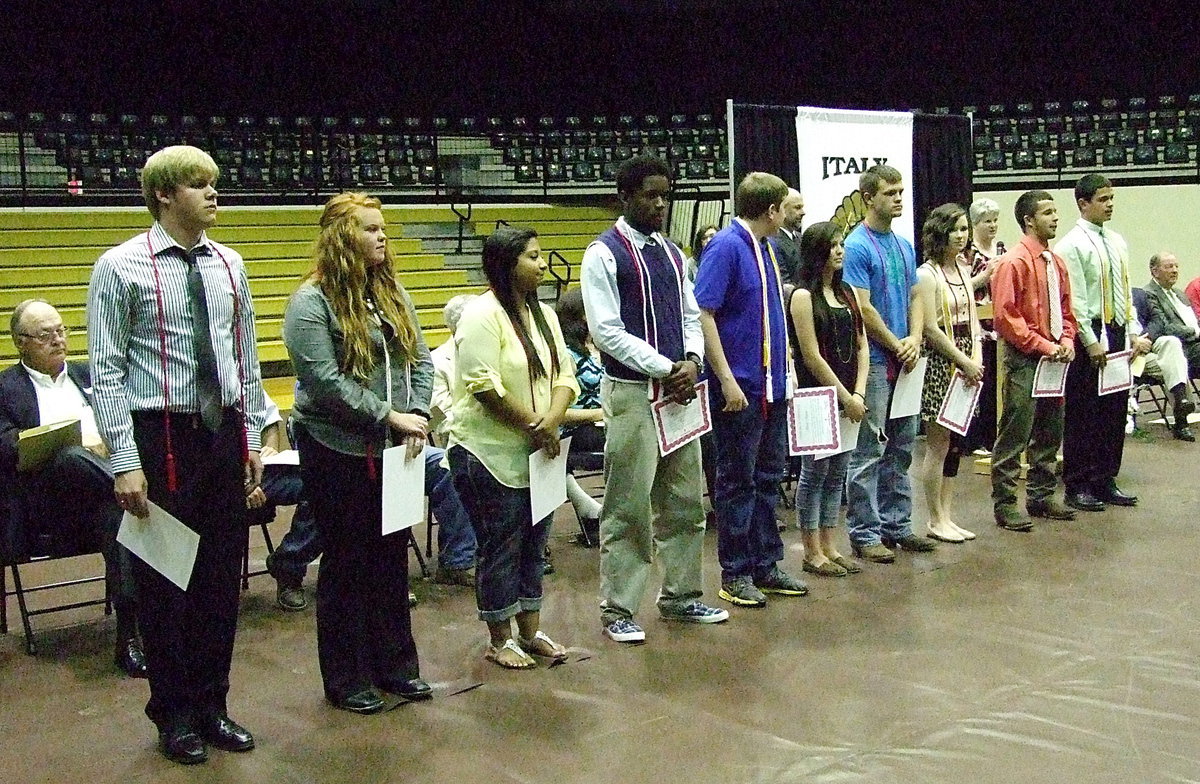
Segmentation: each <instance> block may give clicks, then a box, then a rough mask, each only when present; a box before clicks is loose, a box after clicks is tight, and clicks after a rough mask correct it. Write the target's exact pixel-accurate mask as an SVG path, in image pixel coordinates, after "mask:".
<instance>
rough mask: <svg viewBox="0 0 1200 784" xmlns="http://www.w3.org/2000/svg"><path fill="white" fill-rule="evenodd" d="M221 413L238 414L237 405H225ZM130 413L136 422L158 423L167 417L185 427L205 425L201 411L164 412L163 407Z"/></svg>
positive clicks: (229, 415)
mask: <svg viewBox="0 0 1200 784" xmlns="http://www.w3.org/2000/svg"><path fill="white" fill-rule="evenodd" d="M221 414H222V416H225V417H232V416H237V415H238V409H237V406H225V407H224V408H222V409H221ZM129 415H130V417H132V419H133V421H134V423H135V424H147V423H152V424H156V423H159V422H162V421H163V419H164V418H165V419H167V420H168V421H170V423H171V424H172V425H182V426H184V427H190V428H192V429H193V430H195V429H196V428H200V427H204V420H202V419H201V418H200V412H199V411H167V412H163V411H162V410H161V409H160V410H157V411H154V410H142V411H130V412H129ZM226 421H234V422H236V421H237V420H236V419H235V420H226Z"/></svg>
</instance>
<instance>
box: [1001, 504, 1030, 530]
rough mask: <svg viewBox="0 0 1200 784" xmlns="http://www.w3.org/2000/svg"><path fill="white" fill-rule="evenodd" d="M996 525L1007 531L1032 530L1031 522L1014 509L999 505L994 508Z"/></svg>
mask: <svg viewBox="0 0 1200 784" xmlns="http://www.w3.org/2000/svg"><path fill="white" fill-rule="evenodd" d="M996 525H998V526H1000V527H1001V528H1003V529H1005V530H1007V531H1032V530H1033V522H1032V521H1031V520H1027V519H1026V518H1024V517H1022V516H1021V513H1020V512H1018V511H1017V510H1016V509H1013V508H1012V507H1011V506H1009V507H1001V508H999V509H997V510H996Z"/></svg>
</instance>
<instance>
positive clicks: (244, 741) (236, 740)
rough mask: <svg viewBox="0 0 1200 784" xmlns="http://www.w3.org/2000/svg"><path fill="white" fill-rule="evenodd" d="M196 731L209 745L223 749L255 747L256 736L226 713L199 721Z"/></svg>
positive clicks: (237, 749)
mask: <svg viewBox="0 0 1200 784" xmlns="http://www.w3.org/2000/svg"><path fill="white" fill-rule="evenodd" d="M196 731H197V732H198V733H200V737H201V738H203V739H204V741H205V742H206V743H208V745H210V746H215V747H216V748H218V749H220V750H221V751H249V750H250V749H252V748H254V736H253V735H251V734H250V731H249V730H247V729H246V728H245V727H243V726H242V725H240V724H238V723H237V722H236V721H234V720H233V719H231V718H229V716H227V715H225V714H221V715H220V716H213V717H212V718H209V719H204V720H202V721H200V722H197V724H196Z"/></svg>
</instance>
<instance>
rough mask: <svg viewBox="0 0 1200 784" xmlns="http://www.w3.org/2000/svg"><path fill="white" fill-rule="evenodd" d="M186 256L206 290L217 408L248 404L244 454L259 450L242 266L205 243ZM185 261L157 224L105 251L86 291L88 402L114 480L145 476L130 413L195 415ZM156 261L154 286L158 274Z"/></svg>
mask: <svg viewBox="0 0 1200 784" xmlns="http://www.w3.org/2000/svg"><path fill="white" fill-rule="evenodd" d="M191 253H192V255H193V256H194V257H195V259H196V263H197V264H198V266H199V268H200V276H201V278H202V279H203V281H204V290H205V293H206V299H207V302H208V313H209V327H210V334H211V338H212V343H213V349H214V352H215V353H216V357H217V373H218V376H219V377H220V382H221V401H222V405H224V406H226V407H230V406H240V405H241V402H242V400H243V398H244V400H245V405H246V412H245V414H246V417H245V425H246V437H247V441H248V443H249V445H250V449H252V450H258V449H259V448H260V446H261V433H262V428H263V422H264V421H265V403H264V400H263V388H262V374H261V372H260V370H259V366H258V350H257V348H256V344H255V333H254V307H253V305H252V303H251V301H250V286H249V282H248V281H247V279H246V268H245V264H244V263H243V261H242V257H241V255H240V254H238V253H237V252H236V251H234V250H232V249H231V248H228V247H226V246H224V245H220V244H218V243H216V242H213V241H212V240H210V239H208V238H207V237H206V236H204V235H201V237H200V241H199V243H197V245H196V247H194V248H193V249H192V250H191ZM151 254H153V259H152V257H151ZM187 255H188V251H187V249H185V248H184V247H183V246H181V245H180V244H179V243H178V242H176V241H175V240H174V238H172V237H171V235H169V234H168V233H167V232H166V230H164V229H163V227H162V226H161V225H160V224H159V223H158V222H155V223H154V225H153V226H152V227H151V228H150V231H149V232H148V233H142V234H139V235H137V236H136V237H134V238H132V239H130V240H129V241H127V242H125V243H124V244H122V245H118V246H117V247H115V248H113V249H111V250H109V251H108V252H106V253H105V254H104V255H103V256H101V257H100V260H99V261H97V262H96V266H95V267H94V268H93V270H92V278H91V283H90V284H89V286H88V304H87V324H88V330H87V334H88V354H89V357H90V359H91V364H92V389H93V400H94V404H95V408H96V420H97V423H98V425H99V428H100V435H101V436H102V437H103V438H104V441H105V443H107V444H108V448H109V451H110V453H111V454H112V469H113V472H114V473H117V474H120V473H124V472H126V471H133V470H135V469H138V468H141V460H140V459H139V457H138V450H137V444H136V443H135V442H134V439H133V420H132V417H131V415H130V414H131V412H133V411H162V410H163V409H165V408H168V407H169V409H170V410H171V411H173V412H180V413H195V412H198V411H199V410H200V399H199V396H198V394H197V391H196V372H197V361H196V352H195V349H194V347H193V340H192V310H191V306H190V304H189V302H188V283H187V276H188V261H187ZM155 262H156V263H157V266H158V283H156V280H155V274H154V263H155ZM227 265H228V266H227ZM231 274H232V277H233V282H234V284H235V285H236V287H237V301H238V309H239V318H240V328H241V349H240V353H241V371H240V374H239V368H238V353H237V352H235V350H234V334H235V333H234V325H233V296H232V291H231V289H230V275H231ZM159 285H161V296H162V310H163V315H162V319H161V321H160V317H159V308H158V296H159ZM164 336H165V339H166V376H167V378H166V383H165V385H164V380H163V358H162V341H163V338H164ZM239 377H240V378H241V388H239ZM164 386H165V394H164ZM168 402H169V405H168Z"/></svg>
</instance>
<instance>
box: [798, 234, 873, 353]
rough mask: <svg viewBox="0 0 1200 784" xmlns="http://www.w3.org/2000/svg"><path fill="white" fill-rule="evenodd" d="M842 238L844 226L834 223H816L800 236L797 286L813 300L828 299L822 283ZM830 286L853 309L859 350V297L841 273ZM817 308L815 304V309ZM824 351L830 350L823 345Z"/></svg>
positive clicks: (855, 337)
mask: <svg viewBox="0 0 1200 784" xmlns="http://www.w3.org/2000/svg"><path fill="white" fill-rule="evenodd" d="M841 239H842V227H841V226H839V225H838V224H836V223H834V222H833V221H823V222H821V223H814V224H813V225H811V226H809V227H808V228H807V229H805V230H804V234H802V235H800V266H799V267H798V268H797V270H796V285H797V286H799V287H800V288H802V289H807V290H808V292H809V293H810V294H812V297H813V299H814V300H816V299H817V298H818V297H820V298H821V300H822V301H824V299H825V293H824V291H823V290H822V289H823V288H824V286H825V283H824V281H823V277H824V275H825V267H826V266H828V265H829V254H830V252H831V251H832V250H833V246H834V245H835V244H837V243H838V242H840V241H841ZM831 285H832V288H833V296H834V297H836V298H837V300H838V301H839V302H841V303H842V304H843V305H845V306H846V307H847V308H849V309H850V315H851V317H852V318H853V319H854V345H855V347H857V346H858V341H859V339H860V337H859V333H860V332H861V331H862V312H861V311H860V310H859V308H858V298H857V297H855V296H854V291H853V290H851V288H850V287H849V286H848V285H846V283H844V282H843V281H842V271H841V270H837V271H836V272H834V273H833V278H832V280H831ZM815 308H816V306H815V305H814V310H815ZM821 348H822V353H824V351H825V349H826V348H827V347H826V346H824V345H823V346H822V347H821Z"/></svg>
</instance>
